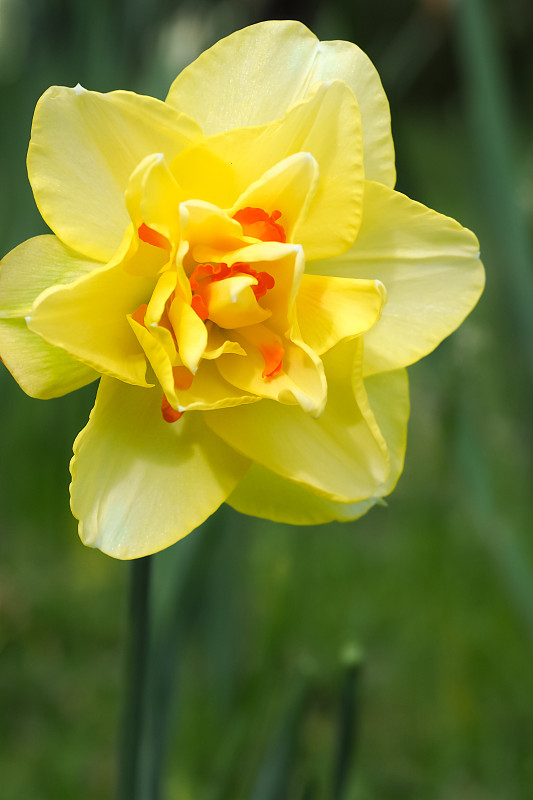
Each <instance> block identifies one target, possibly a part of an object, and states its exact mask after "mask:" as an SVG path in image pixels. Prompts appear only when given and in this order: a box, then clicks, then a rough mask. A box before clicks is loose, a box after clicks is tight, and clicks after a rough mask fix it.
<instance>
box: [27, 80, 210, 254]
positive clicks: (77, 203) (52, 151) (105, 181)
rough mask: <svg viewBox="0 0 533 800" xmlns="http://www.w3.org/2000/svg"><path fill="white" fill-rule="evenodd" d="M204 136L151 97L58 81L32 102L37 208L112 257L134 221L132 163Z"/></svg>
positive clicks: (68, 237)
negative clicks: (129, 194) (128, 198)
mask: <svg viewBox="0 0 533 800" xmlns="http://www.w3.org/2000/svg"><path fill="white" fill-rule="evenodd" d="M200 136H201V131H200V130H199V128H198V126H197V124H196V123H195V122H193V120H191V119H190V118H188V117H187V116H186V115H184V114H180V113H178V112H176V111H175V110H174V109H172V108H170V106H168V105H167V104H166V103H162V102H160V101H159V100H156V99H154V98H151V97H144V96H142V95H136V94H133V93H132V92H110V93H109V94H99V93H98V92H89V91H86V90H85V89H82V87H80V86H78V87H76V88H75V89H68V88H65V87H60V86H53V87H52V88H50V89H48V91H47V92H45V94H44V95H43V96H42V97H41V99H40V100H39V102H38V104H37V107H36V109H35V115H34V118H33V127H32V136H31V142H30V147H29V151H28V173H29V177H30V182H31V185H32V188H33V191H34V194H35V199H36V202H37V205H38V207H39V210H40V212H41V214H42V216H43V217H44V219H45V221H46V222H47V223H48V225H49V226H50V227H51V228H52V230H53V231H54V232H55V233H57V235H58V236H59V237H60V238H61V239H62V240H63V241H64V242H65V243H66V244H67V245H69V246H70V247H72V248H73V249H75V250H77V251H79V252H80V253H84V254H86V255H89V256H91V257H93V258H96V259H99V260H101V261H107V260H109V259H110V258H111V256H112V255H113V253H114V252H115V250H116V249H117V247H118V246H119V245H120V243H121V241H122V237H123V236H124V231H125V229H126V227H127V226H128V223H129V217H128V214H127V211H126V204H125V199H124V191H125V189H126V187H127V186H128V182H129V178H130V175H131V173H132V172H133V170H134V169H135V167H137V165H138V164H139V163H140V162H141V161H142V160H143V158H145V157H146V156H147V155H149V154H150V153H163V155H164V156H165V158H166V159H167V160H168V161H170V160H171V159H172V158H173V157H174V156H175V155H176V154H177V153H178V152H180V150H182V149H183V148H185V147H188V146H189V145H190V144H191V143H192V142H193V141H195V140H197V139H198V138H199V137H200Z"/></svg>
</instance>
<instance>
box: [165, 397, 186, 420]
mask: <svg viewBox="0 0 533 800" xmlns="http://www.w3.org/2000/svg"><path fill="white" fill-rule="evenodd" d="M161 413H162V415H163V419H164V420H165V422H177V421H178V420H179V418H180V417H181V415H182V414H183V411H176V409H175V408H172V406H171V405H170V403H169V402H168V400H167V396H166V394H164V395H163V400H162V402H161Z"/></svg>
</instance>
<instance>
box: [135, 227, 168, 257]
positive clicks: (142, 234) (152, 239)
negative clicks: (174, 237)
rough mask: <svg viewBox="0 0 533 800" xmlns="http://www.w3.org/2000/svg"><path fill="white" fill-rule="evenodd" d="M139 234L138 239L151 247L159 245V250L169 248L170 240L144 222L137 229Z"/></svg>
mask: <svg viewBox="0 0 533 800" xmlns="http://www.w3.org/2000/svg"><path fill="white" fill-rule="evenodd" d="M137 233H138V235H139V239H140V240H141V241H143V242H146V244H151V245H152V246H153V247H160V248H161V250H169V251H170V242H169V241H168V239H167V238H166V237H165V236H163V234H161V233H158V232H157V231H155V230H154V229H153V228H149V227H148V225H146V223H145V222H143V223H142V225H140V226H139V229H138V231H137Z"/></svg>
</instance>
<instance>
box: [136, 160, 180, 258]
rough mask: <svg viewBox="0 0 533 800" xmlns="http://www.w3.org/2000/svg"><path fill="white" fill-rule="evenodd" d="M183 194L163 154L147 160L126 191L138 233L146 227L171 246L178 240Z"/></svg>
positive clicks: (138, 169)
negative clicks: (180, 206)
mask: <svg viewBox="0 0 533 800" xmlns="http://www.w3.org/2000/svg"><path fill="white" fill-rule="evenodd" d="M180 200H181V197H180V190H179V187H178V185H177V183H176V181H175V180H174V178H173V176H172V174H171V172H170V170H169V168H168V166H167V164H166V163H165V160H164V157H163V154H162V153H154V154H152V155H150V156H147V157H146V158H145V159H144V160H143V161H141V163H140V164H139V165H138V167H137V168H136V169H135V170H134V171H133V173H132V175H131V178H130V181H129V184H128V187H127V189H126V206H127V208H128V212H129V215H130V217H131V220H132V222H133V224H134V226H135V230H136V231H138V230H139V228H140V227H141V226H142V225H143V224H144V225H147V226H148V227H149V228H150V229H152V230H155V231H157V232H158V233H159V234H161V235H162V236H163V237H164V238H165V239H166V240H167V241H168V244H169V248H168V249H169V250H170V246H171V244H177V242H178V240H179V204H180Z"/></svg>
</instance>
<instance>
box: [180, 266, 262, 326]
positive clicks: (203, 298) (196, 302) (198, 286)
mask: <svg viewBox="0 0 533 800" xmlns="http://www.w3.org/2000/svg"><path fill="white" fill-rule="evenodd" d="M244 275H248V276H250V277H251V278H254V279H255V281H256V282H255V283H252V282H247V283H246V284H244V286H249V287H250V289H251V291H252V293H253V295H254V297H255V299H256V300H258V299H259V298H260V297H263V296H264V295H265V294H266V293H267V292H268V290H269V289H272V288H273V286H274V278H273V277H272V275H270V274H269V273H268V272H258V271H257V270H255V269H253V267H251V266H250V264H247V263H245V262H244V261H237V262H236V263H235V264H232V266H231V267H228V265H227V264H225V263H223V262H221V263H218V264H198V266H197V267H196V268H195V269H194V272H193V273H192V275H191V276H190V278H189V283H190V285H191V289H192V300H191V307H192V308H193V309H194V311H196V313H197V314H198V316H199V317H200V319H201V320H202V321H204V322H205V320H206V319H208V318H209V316H210V311H209V307H208V297H209V295H211V296H213V290H212V289H210V287H211V286H212V284H214V283H218V281H223V280H226V279H231V278H238V277H243V276H244ZM234 288H235V287H234ZM218 294H220V293H218ZM230 298H231V301H232V302H233V303H236V302H237V299H236V297H235V292H233V293H231V290H230ZM223 327H227V326H226V325H223Z"/></svg>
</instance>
